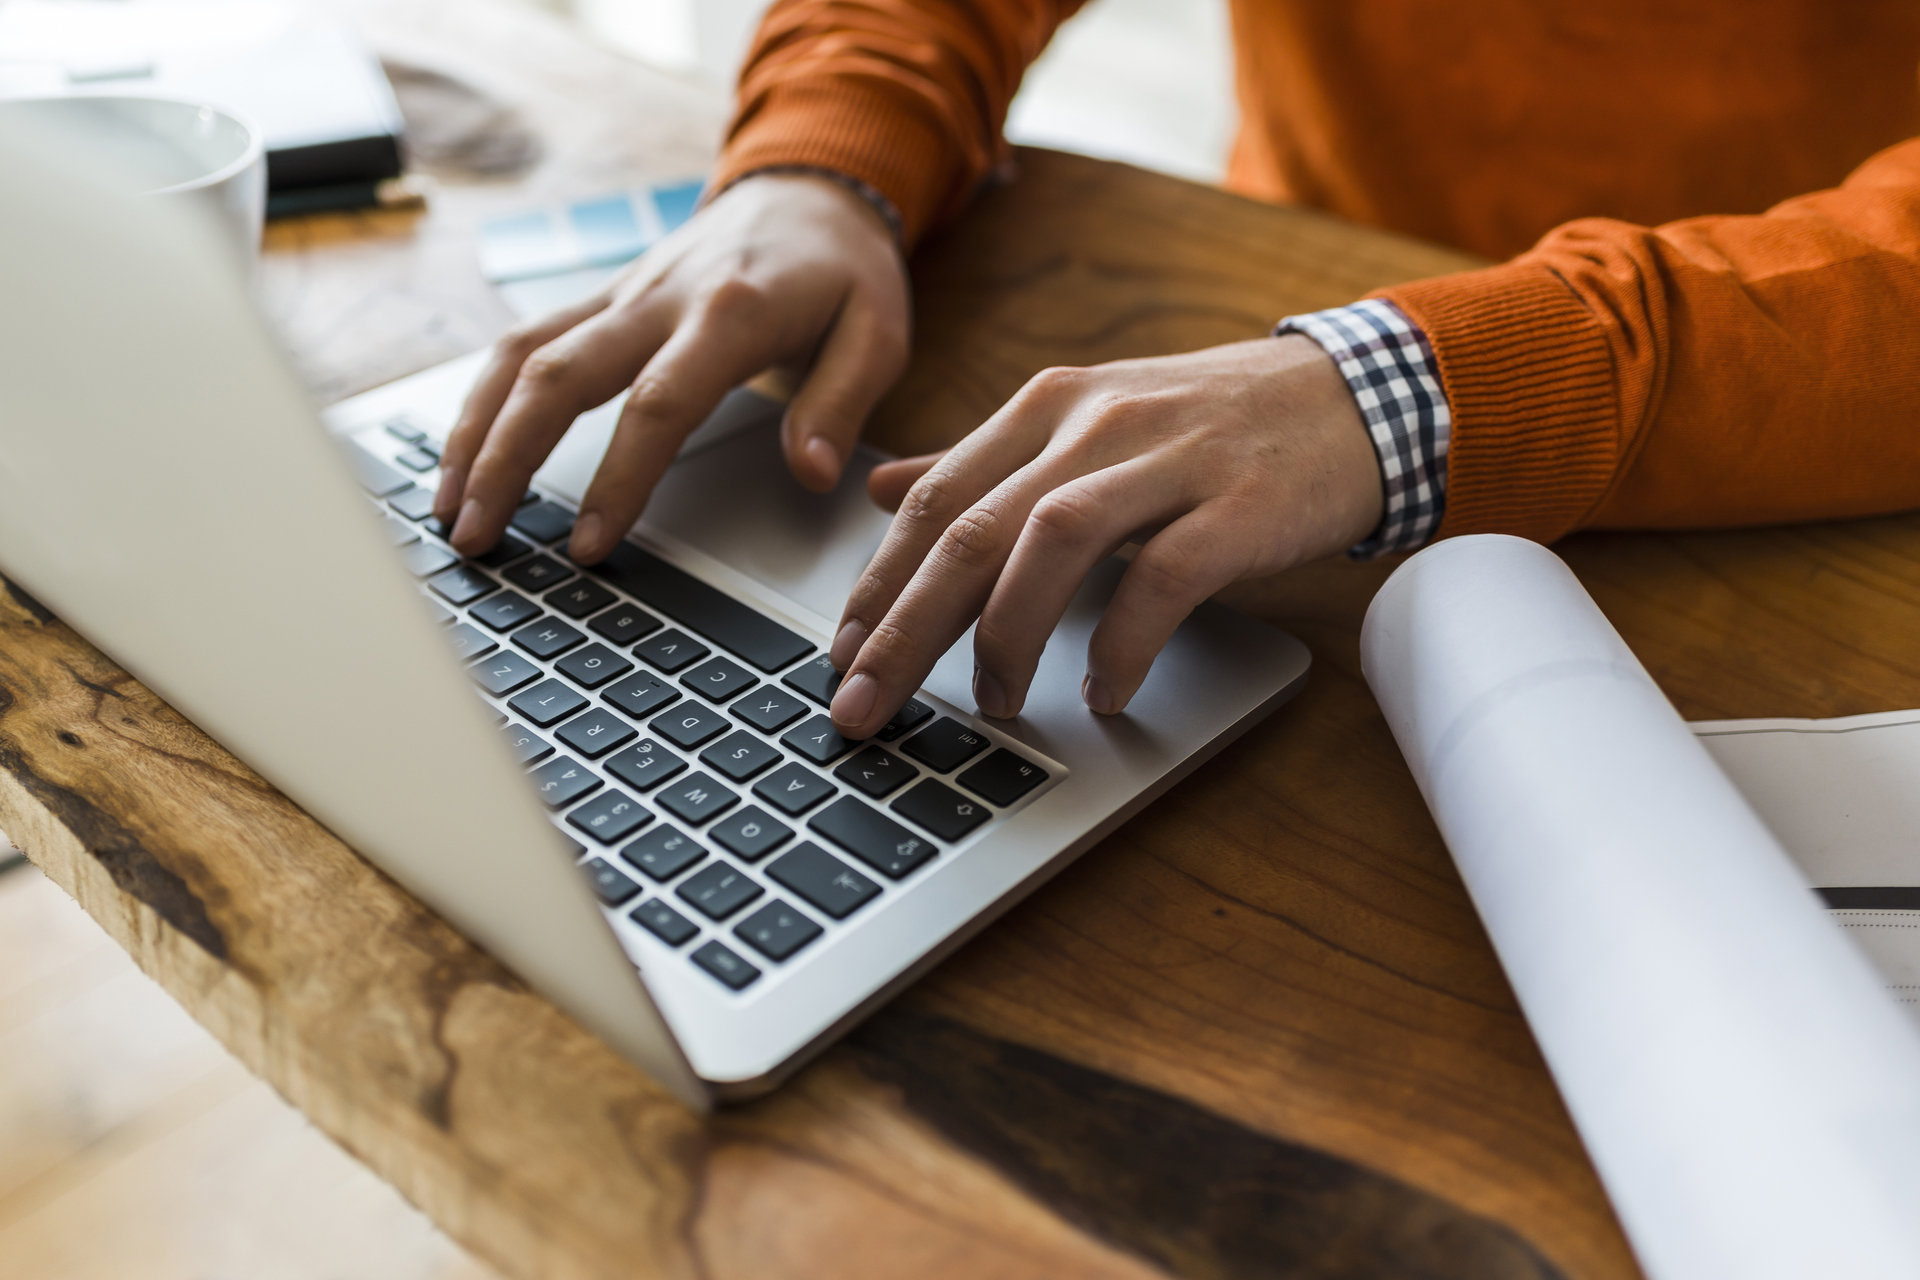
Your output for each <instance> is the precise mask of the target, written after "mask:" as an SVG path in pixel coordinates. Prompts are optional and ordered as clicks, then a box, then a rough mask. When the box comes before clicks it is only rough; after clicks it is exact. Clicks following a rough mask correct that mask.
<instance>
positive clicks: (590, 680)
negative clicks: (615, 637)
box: [553, 642, 633, 689]
mask: <svg viewBox="0 0 1920 1280" xmlns="http://www.w3.org/2000/svg"><path fill="white" fill-rule="evenodd" d="M553 669H554V670H555V671H558V672H559V673H560V674H561V675H563V676H565V677H566V678H567V679H569V680H571V681H573V682H574V683H575V684H577V685H579V686H580V687H581V688H583V689H598V688H599V687H600V686H601V685H603V684H605V683H606V682H607V681H609V680H618V679H619V678H620V677H621V676H623V675H625V674H627V672H629V671H631V670H633V663H631V662H629V661H628V660H627V659H626V658H624V657H622V656H621V655H620V654H617V653H615V652H614V651H613V650H611V649H609V648H607V646H605V645H603V644H600V643H598V642H596V643H594V644H590V645H588V646H587V647H586V648H584V649H579V650H576V651H574V652H573V653H570V654H568V655H567V656H566V657H564V658H562V659H560V661H558V662H556V663H554V664H553Z"/></svg>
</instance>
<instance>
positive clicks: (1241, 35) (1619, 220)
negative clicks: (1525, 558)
mask: <svg viewBox="0 0 1920 1280" xmlns="http://www.w3.org/2000/svg"><path fill="white" fill-rule="evenodd" d="M1078 7H1079V0H781V2H779V3H776V4H775V6H774V7H773V9H772V11H771V12H770V13H769V14H768V15H767V18H766V21H765V22H764V24H763V25H762V27H761V29H760V33H759V36H758V38H757V39H756V41H755V43H754V47H753V50H752V52H751V53H750V54H749V57H748V61H747V64H746V67H745V69H744V71H743V72H742V78H741V86H740V101H739V109H738V112H737V114H736V116H735V119H734V122H733V126H732V129H731V131H730V135H729V141H728V144H727V148H726V152H725V154H724V156H723V157H722V160H721V166H720V172H719V174H718V175H717V176H718V180H719V181H720V182H725V181H728V180H730V179H731V178H733V177H736V176H739V175H741V174H744V173H747V172H749V171H751V170H754V169H758V168H762V167H765V166H768V165H778V164H803V165H816V166H821V167H825V168H830V169H834V170H837V171H839V172H842V173H846V174H848V175H850V176H852V177H855V178H858V179H860V180H861V181H864V182H866V183H868V184H870V185H871V186H873V187H875V188H876V189H878V190H879V191H881V192H883V193H884V194H885V195H887V196H888V197H889V198H890V199H891V200H892V201H893V202H894V204H895V205H896V206H897V207H898V208H899V210H900V212H901V215H902V219H903V222H904V224H905V232H906V235H907V237H908V240H909V242H911V241H913V240H914V239H915V238H917V237H918V236H919V235H920V234H921V233H922V232H924V231H925V229H926V228H927V227H928V226H929V225H930V224H932V223H935V222H937V221H938V220H940V219H943V218H946V217H949V216H951V215H952V214H953V213H954V212H955V211H956V210H957V209H959V208H960V206H961V205H963V204H964V203H965V201H966V199H967V198H968V196H970V195H971V194H972V192H973V191H974V190H975V189H976V188H977V187H978V185H979V183H980V182H981V181H982V180H983V179H984V178H985V177H987V176H988V175H989V174H990V173H991V172H992V171H993V169H994V168H995V166H996V165H997V164H998V163H999V161H1000V160H1001V159H1002V157H1003V156H1004V154H1005V144H1004V143H1003V142H1002V141H1001V139H1000V126H1001V123H1002V121H1003V120H1004V118H1005V114H1006V108H1007V104H1008V102H1009V101H1010V100H1011V98H1012V96H1013V93H1014V91H1015V90H1016V89H1017V88H1018V87H1019V81H1020V76H1021V74H1022V73H1023V72H1024V70H1025V69H1026V67H1027V65H1028V64H1029V63H1031V62H1032V61H1033V59H1034V58H1035V57H1037V56H1038V55H1039V53H1040V50H1041V49H1042V48H1043V47H1044V46H1045V45H1046V42H1047V40H1048V38H1049V37H1050V36H1051V35H1052V33H1053V30H1054V28H1055V27H1056V26H1058V25H1059V23H1060V22H1062V21H1063V20H1065V19H1066V18H1067V17H1069V16H1070V15H1071V14H1072V13H1073V11H1074V10H1075V9H1077V8H1078ZM1232 7H1233V27H1234V35H1235V41H1236V47H1237V54H1238V65H1239V73H1238V83H1239V93H1240V103H1241V111H1242V117H1243V126H1242V132H1241V136H1240V139H1239V142H1238V144H1237V145H1236V147H1235V150H1234V155H1233V163H1232V168H1231V171H1230V173H1229V176H1228V185H1229V186H1231V187H1233V188H1235V189H1236V190H1240V191H1243V192H1245V193H1247V194H1250V195H1255V196H1260V197H1264V198H1267V199H1273V200H1295V201H1300V202H1303V203H1308V204H1313V205H1316V206H1319V207H1321V208H1324V209H1328V210H1330V211H1332V212H1334V213H1337V214H1340V215H1343V216H1345V217H1348V218H1352V219H1354V220H1356V221H1359V222H1365V223H1370V224H1373V225H1377V226H1384V227H1391V228H1393V229H1395V230H1399V231H1405V232H1410V233H1412V234H1415V235H1420V236H1425V237H1427V238H1429V239H1434V240H1440V241H1443V242H1446V243H1450V244H1454V245H1458V246H1460V247H1462V248H1466V249H1470V250H1474V251H1477V252H1480V253H1483V254H1488V255H1491V256H1496V257H1505V256H1507V255H1510V254H1516V253H1518V254H1519V256H1518V257H1515V258H1513V259H1512V260H1511V261H1509V262H1507V263H1505V264H1504V265H1502V266H1499V267H1493V268H1490V269H1488V270H1485V271H1477V272H1470V273H1467V274H1463V275H1458V276H1449V277H1444V278H1441V279H1438V280H1430V281H1423V282H1420V283H1418V284H1413V285H1404V286H1400V287H1397V288H1393V289H1388V290H1384V291H1383V294H1384V296H1386V297H1389V298H1391V299H1392V300H1393V301H1394V302H1395V303H1396V304H1398V305H1399V306H1400V307H1401V308H1402V309H1403V310H1405V311H1406V312H1407V313H1408V314H1409V315H1410V316H1411V317H1412V318H1413V319H1414V320H1415V321H1416V322H1417V323H1418V324H1420V325H1421V327H1422V328H1424V329H1425V330H1426V332H1427V335H1428V337H1429V339H1430V340H1431V341H1432V343H1433V347H1434V351H1435V355H1436V358H1437V359H1438V362H1439V365H1440V372H1441V376H1442V378H1443V380H1444V382H1445V385H1446V391H1447V396H1448V400H1449V403H1450V405H1451V408H1452V412H1453V422H1454V425H1453V437H1452V446H1451V451H1450V454H1449V459H1448V482H1447V513H1446V518H1445V521H1444V523H1443V524H1442V526H1441V530H1440V532H1441V534H1442V536H1446V535H1451V534H1459V533H1476V532H1488V531H1500V532H1508V533H1518V534H1522V535H1525V536H1529V537H1534V538H1539V539H1542V540H1551V539H1553V538H1556V537H1559V536H1560V535H1562V534H1564V533H1567V532H1569V531H1571V530H1573V529H1576V528H1580V527H1585V526H1593V525H1599V526H1608V527H1615V528H1620V527H1684V526H1696V527H1697V526H1705V525H1727V524H1746V523H1762V522H1769V521H1778V520H1799V519H1815V518H1820V517H1828V516H1845V515H1860V514H1867V513H1872V512H1884V511H1893V510H1900V509H1904V508H1908V507H1914V506H1920V139H1915V140H1913V141H1908V142H1901V141H1900V140H1901V139H1903V138H1909V137H1911V136H1912V135H1914V134H1916V133H1920V93H1917V92H1916V82H1915V71H1916V67H1917V66H1920V3H1916V2H1915V0H1852V2H1851V3H1845V4H1840V3H1834V2H1833V0H1608V3H1604V4H1595V3H1594V2H1593V0H1482V2H1481V3H1480V4H1479V5H1478V6H1476V7H1475V10H1474V11H1473V12H1463V7H1462V6H1461V5H1459V4H1457V3H1445V2H1444V0H1363V2H1359V3H1349V4H1344V5H1331V4H1325V3H1321V2H1320V0H1232ZM1876 151H1877V152H1879V154H1877V155H1876V154H1874V153H1875V152H1876ZM1869 157H1871V158H1869ZM1835 184H1838V185H1837V186H1836V185H1835ZM1827 187H1831V188H1834V189H1831V190H1819V189H1820V188H1827ZM1806 191H1817V194H1814V195H1804V196H1799V197H1798V198H1789V197H1794V196H1796V194H1797V193H1800V192H1806ZM1781 201H1784V202H1785V203H1777V202H1781ZM1769 206H1773V207H1771V208H1769ZM1568 219H1578V220H1577V221H1568ZM1675 219H1685V220H1684V221H1674V220H1675ZM1541 237H1544V238H1541ZM1536 238H1539V239H1538V243H1537V244H1534V243H1533V242H1534V241H1535V240H1536ZM1529 244H1532V245H1533V247H1532V248H1531V249H1529V248H1528V245H1529ZM1523 250H1524V252H1522V251H1523Z"/></svg>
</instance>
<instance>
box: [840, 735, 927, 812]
mask: <svg viewBox="0 0 1920 1280" xmlns="http://www.w3.org/2000/svg"><path fill="white" fill-rule="evenodd" d="M919 774H920V771H919V770H918V769H916V768H914V767H913V766H912V765H910V764H908V763H907V762H906V761H905V760H902V759H901V758H900V757H899V756H896V755H894V754H893V752H891V751H888V750H887V749H886V748H885V747H868V748H867V749H866V750H865V751H862V752H861V753H860V754H859V755H857V756H855V757H853V759H851V760H849V761H847V762H846V763H845V764H843V765H841V766H840V767H839V768H838V769H835V770H834V771H833V776H834V777H836V778H838V779H840V781H842V782H844V783H846V784H847V785H848V786H850V787H852V788H853V789H854V790H855V791H859V792H862V793H864V794H866V795H870V796H872V797H873V798H874V799H875V800H878V799H879V798H880V797H882V796H889V795H892V794H893V793H894V792H895V791H896V790H898V789H899V788H901V787H903V786H905V785H906V784H907V783H909V782H911V781H913V780H914V778H916V777H918V776H919Z"/></svg>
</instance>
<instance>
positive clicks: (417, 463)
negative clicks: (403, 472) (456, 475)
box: [394, 449, 440, 471]
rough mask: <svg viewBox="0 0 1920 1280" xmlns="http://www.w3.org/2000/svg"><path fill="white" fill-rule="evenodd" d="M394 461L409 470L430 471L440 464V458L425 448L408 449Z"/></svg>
mask: <svg viewBox="0 0 1920 1280" xmlns="http://www.w3.org/2000/svg"><path fill="white" fill-rule="evenodd" d="M394 461H395V462H397V463H399V464H400V465H401V466H403V467H405V468H406V469H407V470H409V471H431V470H433V469H434V468H435V467H437V466H439V465H440V459H439V458H436V457H435V456H434V455H433V454H431V453H428V452H427V451H426V450H425V449H409V450H407V451H406V452H405V453H403V454H401V455H400V456H399V457H397V458H395V459H394Z"/></svg>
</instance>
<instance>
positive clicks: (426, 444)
mask: <svg viewBox="0 0 1920 1280" xmlns="http://www.w3.org/2000/svg"><path fill="white" fill-rule="evenodd" d="M415 447H416V448H418V449H419V450H420V452H422V453H424V454H426V455H427V456H428V457H429V458H432V459H433V460H434V461H435V462H438V461H440V452H441V450H443V449H445V448H446V445H445V444H444V443H442V442H440V441H438V440H435V439H433V438H432V437H431V436H429V437H428V438H427V439H425V440H422V441H421V442H420V443H419V444H418V445H417V446H415Z"/></svg>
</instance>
